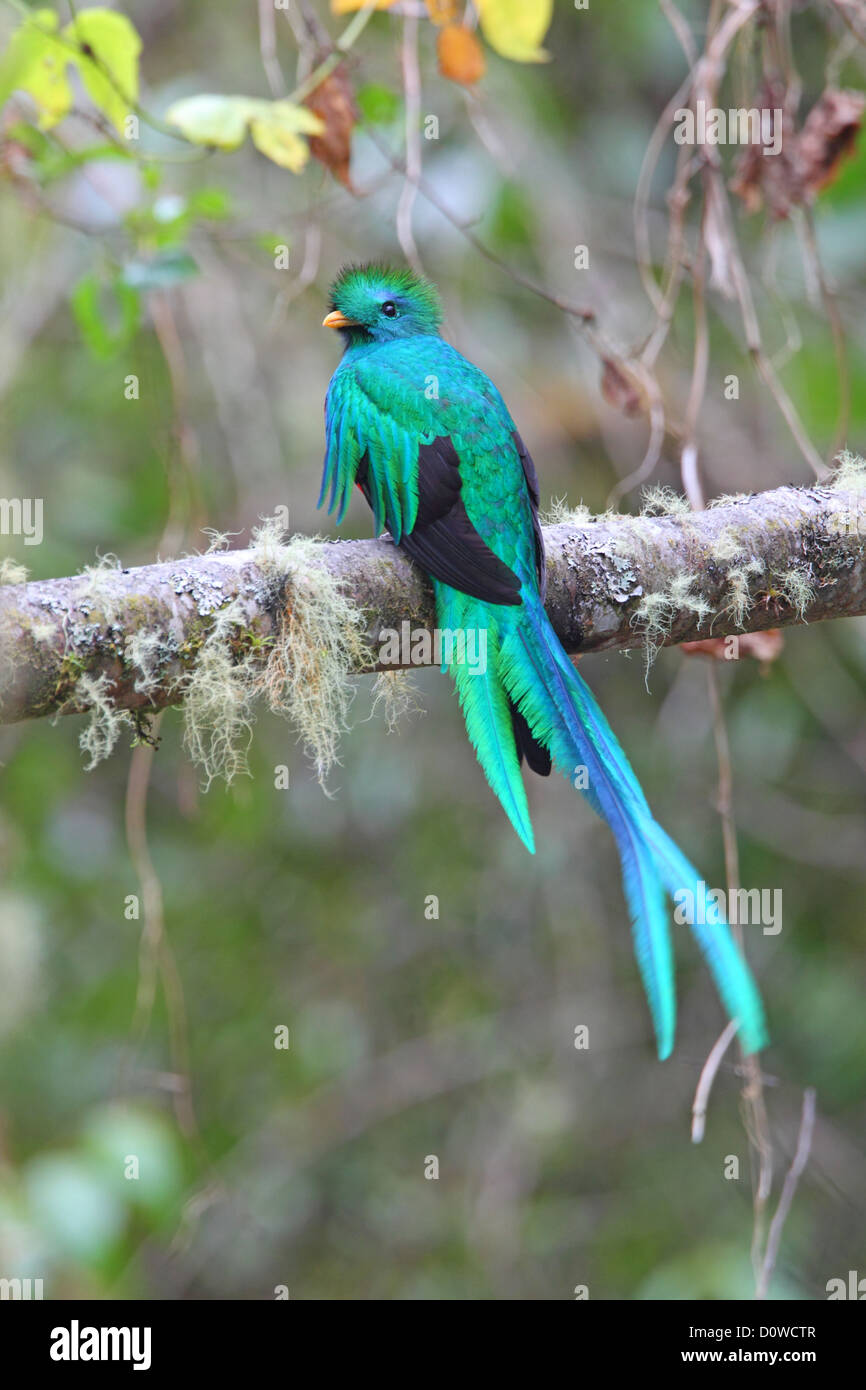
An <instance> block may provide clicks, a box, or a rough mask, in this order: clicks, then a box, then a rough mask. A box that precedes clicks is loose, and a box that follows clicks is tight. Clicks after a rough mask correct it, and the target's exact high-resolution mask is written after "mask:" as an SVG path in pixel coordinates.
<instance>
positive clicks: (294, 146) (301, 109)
mask: <svg viewBox="0 0 866 1390" xmlns="http://www.w3.org/2000/svg"><path fill="white" fill-rule="evenodd" d="M257 104H258V105H260V106H261V107H262V108H264V109H263V110H262V111H260V112H259V113H257V114H256V115H255V116H254V117H253V119H252V121H251V122H250V133H251V135H252V137H253V144H254V145H255V147H256V149H257V150H261V152H262V154H264V155H267V157H268V159H272V160H273V161H274V163H275V164H279V166H280V168H281V169H289V170H291V172H292V173H293V174H299V173H300V172H301V170H302V169H303V167H304V165H305V164H306V162H307V160H308V159H309V157H310V147H309V145H308V144H307V142H306V140H305V139H304V138H303V135H304V134H307V135H321V134H323V132H324V130H325V123H324V121H321V120H319V117H318V116H315V115H314V114H313V112H312V111H308V110H307V108H306V107H305V106H295V105H294V104H293V103H292V102H291V101H264V102H261V103H257Z"/></svg>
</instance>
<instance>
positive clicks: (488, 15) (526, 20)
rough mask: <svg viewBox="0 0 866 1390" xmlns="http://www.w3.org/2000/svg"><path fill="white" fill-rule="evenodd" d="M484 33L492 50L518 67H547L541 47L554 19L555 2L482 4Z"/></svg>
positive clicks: (489, 1) (534, 0)
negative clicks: (529, 64)
mask: <svg viewBox="0 0 866 1390" xmlns="http://www.w3.org/2000/svg"><path fill="white" fill-rule="evenodd" d="M479 10H480V14H481V30H482V33H483V34H484V37H485V39H486V40H487V42H488V43H489V44H490V47H491V48H495V49H496V52H497V53H499V54H501V55H502V57H503V58H511V59H512V60H513V61H514V62H516V63H544V62H546V61H547V59H548V58H549V57H550V54H549V53H545V51H544V49H543V48H542V47H541V46H540V45H541V40H542V39H543V38H544V36H545V34H546V33H547V31H548V29H549V28H550V21H551V20H552V18H553V0H479Z"/></svg>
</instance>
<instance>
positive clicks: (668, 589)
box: [631, 574, 713, 687]
mask: <svg viewBox="0 0 866 1390" xmlns="http://www.w3.org/2000/svg"><path fill="white" fill-rule="evenodd" d="M697 582H698V577H697V576H696V575H694V574H675V575H673V576H672V577H671V579H669V581H668V583H667V584H666V586H665V588H664V589H659V590H656V591H655V592H653V593H648V594H644V595H643V597H642V599H641V601H640V603H639V604H638V606H637V608H636V609H635V611H634V613H633V614H632V618H631V623H632V626H633V627H636V628H638V629H639V630H640V632H641V634H642V636H643V639H644V643H645V646H646V677H645V679H646V682H647V687H649V673H650V670H651V668H652V664H653V662H654V661H655V658H656V655H657V654H658V650H659V647H661V645H662V644H663V642H664V640H665V638H666V637H667V636H669V634H670V632H671V629H672V628H673V624H674V621H675V619H676V618H677V616H678V615H679V614H680V613H683V612H687V613H691V614H693V615H694V617H695V618H696V619H697V625H698V627H700V625H701V623H702V622H703V621H704V619H705V618H707V617H709V616H710V614H711V613H712V611H713V610H712V605H711V604H709V603H708V602H707V600H706V599H705V598H704V597H703V595H702V594H696V593H693V592H692V589H693V586H694V585H695V584H696V583H697Z"/></svg>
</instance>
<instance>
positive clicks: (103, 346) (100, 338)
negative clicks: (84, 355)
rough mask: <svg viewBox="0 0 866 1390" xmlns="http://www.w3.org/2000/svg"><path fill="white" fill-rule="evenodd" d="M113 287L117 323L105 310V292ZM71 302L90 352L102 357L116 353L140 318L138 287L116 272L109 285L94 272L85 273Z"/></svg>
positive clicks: (99, 357)
mask: <svg viewBox="0 0 866 1390" xmlns="http://www.w3.org/2000/svg"><path fill="white" fill-rule="evenodd" d="M106 289H107V290H110V291H111V292H112V293H113V296H114V301H115V303H114V310H115V314H114V317H115V319H116V326H114V327H112V325H111V324H110V323H109V322H108V321H107V319H106V318H105V316H104V314H103V296H104V293H105V291H106ZM70 305H71V307H72V313H73V316H74V318H75V322H76V323H77V325H78V331H79V333H80V334H81V337H82V340H83V342H84V344H85V346H86V347H87V349H88V351H89V352H90V353H91V355H92V356H93V357H95V358H97V359H98V360H100V361H106V360H107V359H108V358H110V357H115V356H116V355H117V353H118V352H120V351H121V349H122V348H124V347H125V346H126V344H127V343H128V342H129V341H130V339H131V338H132V336H133V334H134V333H135V330H136V328H137V327H138V320H139V309H140V304H139V298H138V294H137V293H136V291H135V290H134V289H133V288H132V287H131V286H129V285H127V284H125V283H124V282H123V280H122V279H121V278H120V276H117V277H116V278H115V279H114V280H113V282H112V283H111V285H110V286H108V287H105V286H103V284H102V282H101V281H100V280H99V279H98V278H97V277H96V276H95V275H92V274H91V275H84V276H83V277H82V278H81V279H80V280H79V281H78V283H77V285H75V287H74V288H73V290H72V294H71V296H70Z"/></svg>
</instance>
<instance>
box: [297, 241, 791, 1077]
mask: <svg viewBox="0 0 866 1390" xmlns="http://www.w3.org/2000/svg"><path fill="white" fill-rule="evenodd" d="M441 319H442V312H441V307H440V302H439V296H438V294H437V291H436V289H435V288H434V287H433V286H432V285H431V284H429V283H428V282H427V281H425V280H423V279H422V278H421V277H419V276H417V275H414V274H412V273H410V272H408V271H403V270H394V269H390V268H388V267H387V266H381V265H362V266H349V267H347V268H346V269H344V270H342V271H341V272H340V274H339V276H338V277H337V279H336V281H335V283H334V285H333V287H332V289H331V308H330V312H329V313H328V315H327V317H326V318H325V320H324V326H326V327H329V328H336V329H338V330H339V332H340V334H341V335H342V338H343V341H344V351H343V357H342V360H341V362H340V364H339V366H338V367H337V370H336V371H335V372H334V375H333V377H332V378H331V382H330V385H329V387H328V395H327V399H326V402H325V428H326V437H327V444H326V451H325V465H324V477H323V479H322V491H321V494H320V497H319V505H320V506H321V505H322V504H323V503H324V501H325V500H326V499H327V505H328V512H329V513H332V512H334V511H335V510H336V512H337V521H338V522H339V521H341V520H342V519H343V516H344V515H345V512H346V508H347V507H348V505H349V500H350V498H351V496H352V489H353V487H354V486H355V485H357V486H358V487H359V488H360V489H361V491H362V492H363V494H364V496H365V497H366V499H367V501H368V503H369V504H370V507H371V508H372V511H373V521H374V525H375V530H376V534H377V535H378V534H379V533H380V532H382V531H383V530H384V529H385V528H387V530H388V531H389V532H390V534H391V537H392V538H393V540H394V542H395V544H396V545H399V546H400V547H402V549H403V550H404V551H406V553H407V554H408V555H410V556H411V557H412V559H413V560H414V561H416V563H417V564H418V565H420V567H421V568H422V569H423V570H424V571H425V572H426V573H427V574H428V575H429V577H430V580H431V582H432V585H433V590H434V593H435V598H436V621H437V625H438V627H439V629H440V630H442V631H450V632H452V633H454V632H458V633H460V632H462V633H467V634H469V633H477V634H481V633H483V634H484V635H485V640H486V664H485V669H483V670H481V669H479V667H480V665H481V663H478V662H475V663H473V664H472V665H470V664H469V663H467V662H466V661H465V660H464V661H462V662H461V661H460V660H459V659H452V660H451V661H450V663H449V664H448V666H447V669H448V670H449V672H450V675H451V677H452V678H453V680H454V683H455V685H456V687H457V692H458V695H459V698H460V704H461V706H462V709H463V715H464V718H465V721H466V728H467V732H468V734H469V738H470V740H471V741H472V744H473V746H474V748H475V751H476V753H477V755H478V760H479V762H480V763H481V766H482V768H483V769H484V772H485V774H486V776H487V780H488V782H489V783H490V786H491V787H492V788H493V790H494V792H495V793H496V795H497V796H498V797H499V800H500V801H501V803H502V805H503V807H504V808H505V812H506V814H507V815H508V817H509V819H510V820H511V823H512V825H513V826H514V828H515V830H516V831H517V834H518V835H519V836H520V838H521V840H522V841H523V843H524V844H525V845H526V847H527V849H528V850H529V851H530V852H531V853H533V852H534V848H535V846H534V839H533V833H532V825H531V822H530V818H529V807H528V805H527V800H526V789H525V787H524V783H523V777H522V773H521V764H522V763H523V761H524V760H525V762H526V763H527V765H528V767H529V768H530V769H531V770H532V771H533V772H537V773H540V774H541V775H542V776H546V775H547V774H548V773H549V772H550V769H551V765H553V766H555V767H556V768H557V770H558V771H559V772H561V773H563V774H564V775H565V776H566V777H567V778H568V779H569V780H571V781H573V782H574V784H575V785H576V786H578V787H579V789H580V790H582V792H583V795H584V796H585V797H586V799H587V800H588V801H589V803H590V805H591V806H592V807H593V808H594V810H595V811H597V812H598V814H599V815H601V816H603V817H604V819H605V820H606V821H607V823H608V825H609V826H610V828H611V830H612V831H613V834H614V837H615V839H616V843H617V846H618V849H619V854H620V859H621V862H622V875H623V885H624V889H625V896H626V900H627V902H628V906H629V912H630V916H631V923H632V930H633V936H634V943H635V950H636V954H637V960H638V965H639V967H640V971H641V975H642V978H643V981H644V986H645V989H646V992H647V996H648V998H649V1004H650V1009H651V1013H652V1018H653V1023H654V1027H655V1034H656V1040H657V1044H658V1052H659V1056H660V1057H662V1058H664V1057H667V1056H668V1055H669V1054H670V1052H671V1049H672V1047H673V1041H674V1026H675V1020H676V1001H675V993H674V962H673V950H672V944H671V934H670V930H669V919H668V908H667V903H666V894H667V895H670V896H671V897H674V896H676V898H677V901H678V902H679V903H680V904H683V903H685V904H686V905H687V907H688V908H690V909H691V910H690V911H689V924H690V926H691V929H692V931H693V932H694V934H695V937H696V938H697V941H698V943H699V945H700V948H701V950H702V952H703V954H704V956H705V958H706V960H707V962H708V964H709V967H710V970H711V971H712V974H713V976H714V979H715V982H716V985H717V988H718V990H719V993H720V995H721V998H722V1001H723V1003H724V1005H725V1007H726V1009H727V1010H728V1013H729V1014H730V1016H731V1018H736V1019H738V1020H739V1025H740V1038H741V1040H742V1043H743V1046H744V1047H745V1049H746V1050H747V1051H749V1052H753V1051H757V1050H758V1049H759V1048H761V1047H763V1046H764V1045H765V1042H766V1035H765V1027H764V1018H763V1010H762V1007H761V1000H760V996H759V994H758V991H757V989H756V987H755V983H754V981H753V979H752V976H751V974H750V972H749V969H748V966H747V965H746V963H745V961H744V959H743V957H742V955H741V953H740V951H739V950H738V948H737V946H736V943H735V942H734V940H733V938H732V936H731V932H730V929H729V927H728V926H727V924H726V923H725V921H724V919H723V917H722V916H721V915H720V913H719V910H718V909H717V907H716V906H715V903H714V902H710V901H709V900H708V894H707V890H706V885H705V884H704V883H703V880H702V879H701V878H700V876H699V874H698V872H697V870H696V869H695V868H693V867H692V865H691V864H690V863H689V861H688V859H687V858H686V856H685V855H684V854H683V853H682V851H681V850H680V849H679V848H678V847H677V845H676V844H675V843H674V842H673V840H672V839H671V838H670V836H669V835H667V834H666V833H665V831H664V830H663V829H662V828H661V826H660V825H659V824H658V823H657V822H656V821H655V820H654V819H653V816H652V812H651V811H650V808H649V806H648V804H647V800H646V797H645V796H644V794H643V791H642V790H641V787H640V785H639V783H638V780H637V778H636V776H635V774H634V772H633V771H632V769H631V767H630V766H629V763H628V761H627V759H626V757H625V754H624V753H623V751H622V749H621V748H620V746H619V743H618V742H617V740H616V738H615V737H614V734H613V733H612V731H611V729H610V726H609V725H608V722H607V720H606V719H605V717H604V715H603V714H602V712H601V710H600V708H599V706H598V705H597V703H596V701H595V699H594V698H593V696H592V694H591V692H590V690H589V687H588V686H587V685H586V684H585V682H584V681H583V680H582V678H581V677H580V676H579V675H578V673H577V671H576V670H575V669H574V666H573V665H572V663H571V661H570V660H569V658H568V656H567V654H566V652H565V651H564V649H563V647H562V645H561V644H560V642H559V639H558V638H557V636H556V634H555V632H554V631H553V628H552V627H551V625H550V621H549V619H548V617H547V615H546V613H545V611H544V587H545V564H544V541H543V537H542V532H541V527H540V525H539V520H538V502H539V491H538V479H537V477H536V472H535V467H534V465H533V462H532V459H531V458H530V456H529V452H528V450H527V448H526V446H525V444H524V443H523V440H522V439H521V437H520V434H519V433H518V430H517V427H516V425H515V423H514V421H513V420H512V418H511V416H510V414H509V413H508V409H507V407H506V405H505V402H504V401H503V399H502V397H501V395H500V394H499V392H498V391H497V389H496V387H495V386H494V385H493V383H492V381H490V380H489V378H488V377H486V376H485V375H484V373H483V372H482V371H480V370H479V368H478V367H475V366H473V364H472V363H471V362H469V361H467V359H466V358H465V357H463V356H461V354H460V353H459V352H457V351H456V349H455V348H453V347H451V346H450V344H449V343H446V342H445V340H444V339H443V338H442V337H441V336H440V332H439V328H440V323H441ZM680 895H682V896H680Z"/></svg>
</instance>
